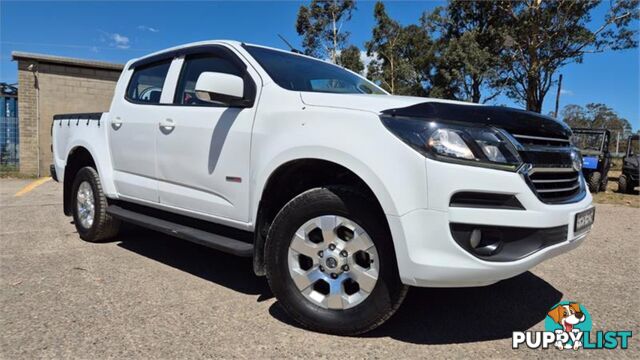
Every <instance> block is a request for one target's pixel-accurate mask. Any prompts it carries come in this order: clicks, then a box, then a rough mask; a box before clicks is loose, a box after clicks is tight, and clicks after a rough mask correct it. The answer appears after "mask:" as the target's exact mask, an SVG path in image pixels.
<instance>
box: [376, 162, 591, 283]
mask: <svg viewBox="0 0 640 360" xmlns="http://www.w3.org/2000/svg"><path fill="white" fill-rule="evenodd" d="M426 162H427V163H426V166H427V178H428V181H427V184H428V185H427V190H428V196H429V197H428V204H429V208H428V209H416V210H413V211H410V212H409V213H406V214H403V215H402V216H392V215H388V216H387V220H388V223H389V226H390V229H391V232H392V234H393V236H394V243H395V246H396V256H397V257H398V266H399V271H400V277H401V278H402V281H403V282H404V283H405V284H408V285H413V286H430V287H463V286H481V285H488V284H492V283H495V282H497V281H500V280H503V279H507V278H510V277H513V276H516V275H518V274H521V273H523V272H525V271H527V270H528V269H530V268H532V267H533V266H535V265H537V264H539V263H540V262H542V261H544V260H546V259H549V258H551V257H553V256H556V255H558V254H561V253H563V252H566V251H569V250H571V249H573V248H575V247H577V246H578V245H579V244H580V243H581V241H582V240H583V239H584V238H585V236H586V235H587V233H588V232H589V230H590V229H589V230H587V231H584V232H581V233H580V234H575V233H574V228H575V226H574V225H575V224H574V221H575V215H576V214H577V213H578V212H580V211H583V210H585V209H588V208H590V207H592V205H591V200H592V198H591V195H590V194H589V193H588V192H587V193H586V195H585V196H584V198H582V199H581V200H580V201H578V202H574V203H570V204H557V205H555V204H545V203H543V202H542V201H540V199H538V197H537V196H536V195H535V194H534V193H533V191H532V189H531V188H530V187H529V186H528V185H527V184H526V182H525V181H524V180H523V178H522V177H521V175H519V174H517V173H511V172H506V171H499V170H492V169H484V168H477V167H471V166H461V165H455V164H449V163H443V162H437V161H433V160H429V159H427V160H426ZM581 181H584V180H582V179H581ZM460 191H470V192H485V193H497V194H509V195H513V196H515V197H516V198H517V200H518V201H519V202H520V203H521V204H522V206H523V207H524V210H516V209H493V208H486V207H485V208H483V207H476V208H471V207H468V208H466V207H450V206H449V203H450V199H451V196H452V195H453V194H455V193H457V192H460ZM451 224H473V225H481V226H497V227H513V228H535V229H550V228H558V227H563V226H564V227H566V229H567V230H566V238H565V239H563V240H562V241H559V242H558V241H556V242H553V243H550V244H548V245H546V246H544V247H542V248H540V249H537V250H536V251H535V252H533V253H531V254H530V255H527V256H524V257H521V258H518V259H516V260H514V261H487V260H484V259H481V258H479V257H477V256H474V255H473V254H471V253H470V252H469V251H468V250H465V249H463V248H462V247H461V246H460V245H459V244H458V243H457V242H456V241H455V240H454V238H453V236H452V232H451V228H450V226H451ZM398 240H401V241H398Z"/></svg>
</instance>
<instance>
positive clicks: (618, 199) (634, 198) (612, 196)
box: [591, 171, 640, 208]
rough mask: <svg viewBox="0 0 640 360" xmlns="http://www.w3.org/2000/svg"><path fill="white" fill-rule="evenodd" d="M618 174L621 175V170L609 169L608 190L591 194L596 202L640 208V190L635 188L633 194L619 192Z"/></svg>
mask: <svg viewBox="0 0 640 360" xmlns="http://www.w3.org/2000/svg"><path fill="white" fill-rule="evenodd" d="M618 176H620V171H609V184H607V191H600V192H599V193H597V194H591V195H592V196H593V202H594V203H596V204H613V205H623V206H629V207H633V208H640V192H638V190H634V191H633V193H631V194H621V193H619V192H618Z"/></svg>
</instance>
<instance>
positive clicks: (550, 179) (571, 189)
mask: <svg viewBox="0 0 640 360" xmlns="http://www.w3.org/2000/svg"><path fill="white" fill-rule="evenodd" d="M528 177H529V181H530V182H531V185H532V187H533V189H534V190H535V192H536V193H537V195H538V197H539V198H540V199H541V200H542V201H545V202H551V203H558V202H564V201H567V200H570V199H573V198H575V197H576V196H577V195H578V194H580V193H581V192H582V191H583V189H582V184H581V180H580V173H579V172H577V171H575V170H574V169H572V168H535V167H533V168H531V170H529V173H528Z"/></svg>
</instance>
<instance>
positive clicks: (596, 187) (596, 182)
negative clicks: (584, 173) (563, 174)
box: [587, 171, 602, 193]
mask: <svg viewBox="0 0 640 360" xmlns="http://www.w3.org/2000/svg"><path fill="white" fill-rule="evenodd" d="M601 180H602V174H600V172H599V171H594V172H592V173H591V174H589V177H588V178H587V184H588V185H589V191H591V192H592V193H597V192H598V191H600V183H601Z"/></svg>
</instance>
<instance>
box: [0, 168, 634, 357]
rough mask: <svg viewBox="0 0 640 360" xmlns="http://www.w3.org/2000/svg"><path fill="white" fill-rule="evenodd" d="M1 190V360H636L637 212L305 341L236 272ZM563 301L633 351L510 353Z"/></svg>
mask: <svg viewBox="0 0 640 360" xmlns="http://www.w3.org/2000/svg"><path fill="white" fill-rule="evenodd" d="M30 181H31V180H10V179H1V180H0V289H2V290H1V291H0V306H1V308H0V329H1V331H0V358H2V359H32V358H83V359H102V358H130V357H135V358H147V359H152V358H153V359H158V358H161V359H168V358H247V359H256V358H282V357H295V358H345V359H350V358H377V359H388V358H394V359H395V358H436V359H439V358H460V359H462V358H469V357H474V358H503V359H506V358H514V357H516V358H520V357H526V358H537V357H541V356H545V357H546V356H551V357H556V358H563V359H564V358H567V357H568V356H570V355H573V356H570V357H575V356H579V357H592V358H607V357H625V358H636V359H637V358H639V357H640V341H639V339H640V335H639V334H638V330H639V323H640V312H639V311H638V309H640V306H639V305H640V301H639V295H640V277H638V273H639V270H640V262H639V261H638V258H639V255H640V243H639V242H640V236H638V234H640V209H637V208H634V207H630V206H619V205H608V204H597V205H596V208H597V210H596V223H595V226H594V229H593V231H592V233H591V234H590V236H589V237H588V238H587V239H586V240H585V242H584V243H583V244H582V245H581V246H580V247H578V248H577V249H576V250H574V251H572V252H570V253H567V254H564V255H561V256H559V257H556V258H553V259H551V260H548V261H546V262H544V263H542V264H540V265H538V266H537V267H535V268H534V269H532V270H531V271H530V272H526V273H524V274H522V275H520V276H517V277H515V278H513V279H509V280H505V281H502V282H500V283H498V284H495V285H492V286H488V287H482V288H466V289H421V288H413V289H412V290H411V291H410V293H409V296H408V298H407V299H406V301H405V303H404V304H403V306H402V308H401V309H400V311H399V312H398V313H397V314H396V315H395V316H394V317H393V318H392V319H391V320H390V321H389V322H388V323H386V324H385V325H383V326H382V327H380V328H379V329H377V330H375V331H374V332H372V333H370V334H366V335H364V336H360V337H353V338H348V337H337V336H330V335H324V334H318V333H313V332H309V331H306V330H303V329H301V328H299V327H298V326H297V325H296V324H294V323H292V321H291V320H290V319H289V318H288V317H287V316H286V315H285V313H284V312H283V310H282V309H281V307H280V304H279V303H278V302H277V300H275V299H274V298H273V296H272V295H271V293H270V291H269V289H268V286H267V283H266V281H265V279H264V278H259V277H256V276H254V275H253V273H252V268H251V260H250V259H239V258H235V257H233V256H230V255H226V254H223V253H220V252H216V251H214V250H210V249H207V248H203V247H200V246H198V245H194V244H191V243H188V242H184V241H181V240H178V239H174V238H171V237H168V236H164V235H160V234H158V233H154V232H151V231H147V230H142V229H137V230H129V231H127V232H125V233H124V234H122V235H121V236H119V237H118V238H116V239H115V240H114V241H111V242H108V243H103V244H90V243H86V242H83V241H81V240H80V239H79V238H78V235H77V233H76V231H75V228H74V226H73V224H71V219H70V218H67V217H65V216H64V215H63V214H62V204H61V202H62V201H61V193H62V190H61V186H60V185H59V184H57V183H55V182H52V181H50V182H47V183H45V184H44V185H41V186H39V187H37V188H36V189H35V190H33V191H31V192H29V193H26V194H24V195H22V196H20V197H16V196H14V194H15V193H16V192H18V191H19V190H20V189H21V188H23V187H24V186H25V185H26V184H28V183H29V182H30ZM560 300H574V301H578V302H581V303H582V304H583V305H584V306H585V307H586V308H587V309H588V311H589V312H590V314H591V316H592V318H593V323H594V330H618V331H622V330H631V331H633V337H632V339H631V342H630V348H629V349H628V350H614V351H607V350H580V351H578V353H572V351H562V352H561V351H558V350H556V349H548V350H524V349H520V350H512V349H511V336H512V332H513V331H520V330H543V329H544V318H545V316H546V313H547V311H548V310H549V309H550V308H551V307H552V306H553V305H554V304H556V303H557V302H559V301H560Z"/></svg>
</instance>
